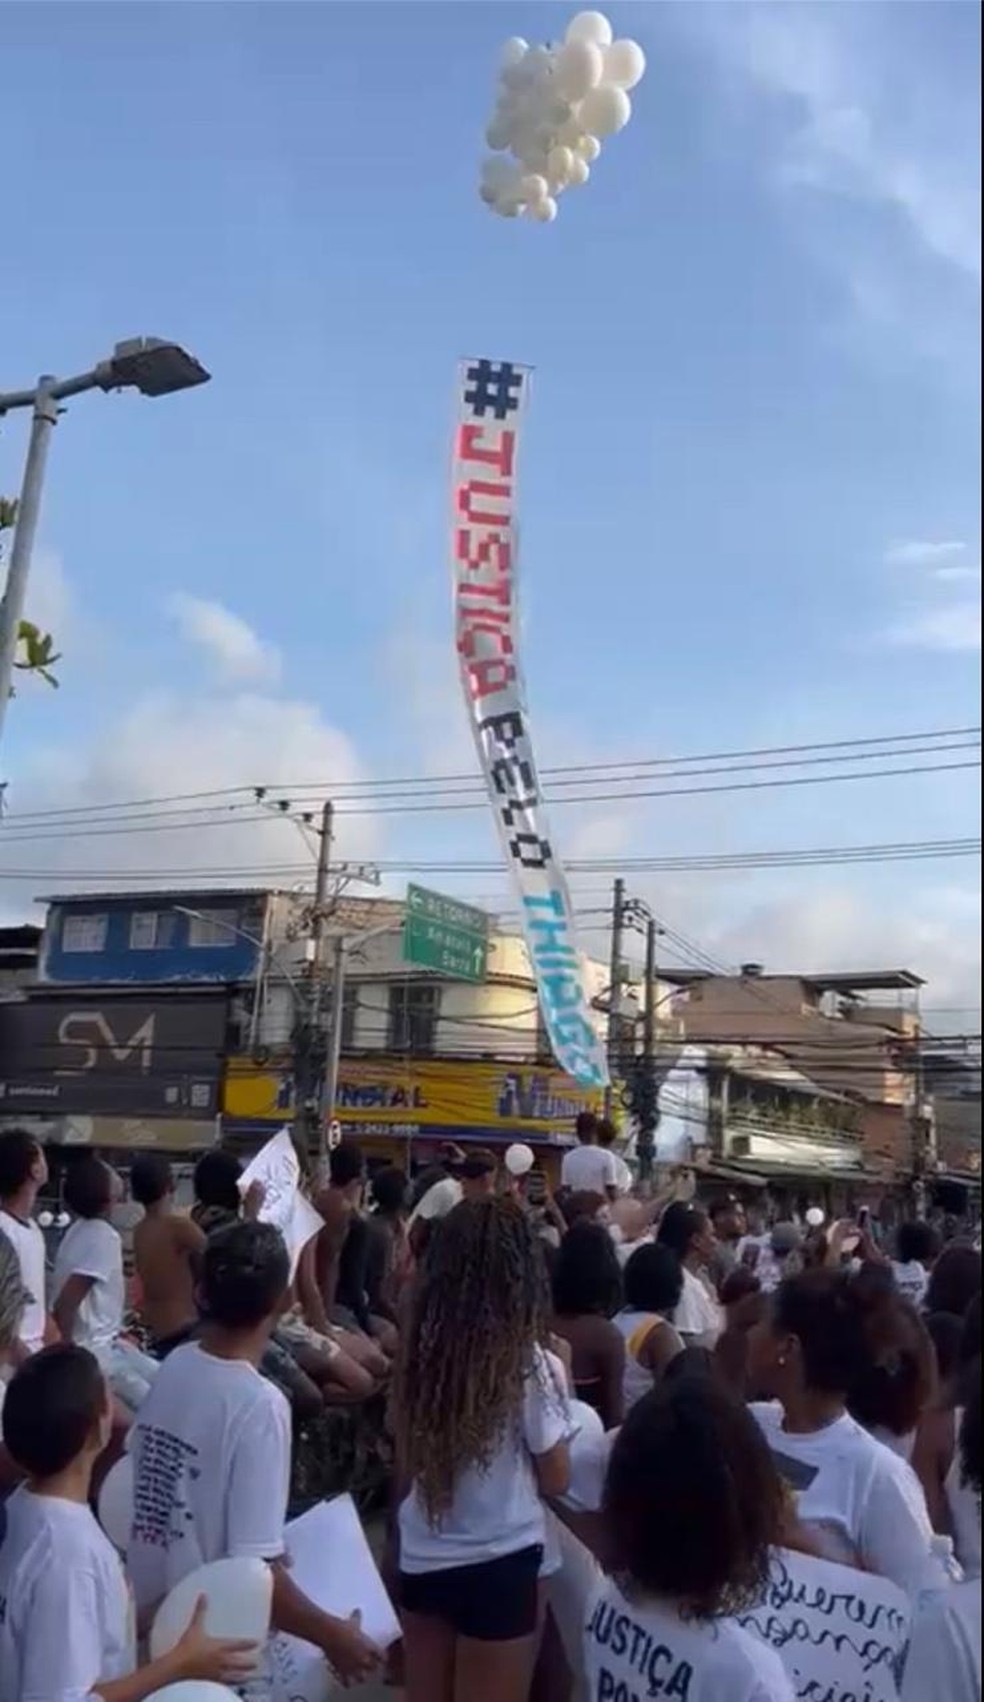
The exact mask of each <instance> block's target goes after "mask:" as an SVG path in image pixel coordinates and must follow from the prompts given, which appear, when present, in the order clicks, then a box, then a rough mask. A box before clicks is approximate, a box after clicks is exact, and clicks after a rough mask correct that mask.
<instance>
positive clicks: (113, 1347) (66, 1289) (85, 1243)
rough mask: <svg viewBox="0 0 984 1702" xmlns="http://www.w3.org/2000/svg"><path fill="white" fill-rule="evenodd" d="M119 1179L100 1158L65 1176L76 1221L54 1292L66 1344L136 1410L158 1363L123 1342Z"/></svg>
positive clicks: (59, 1258)
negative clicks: (115, 1213)
mask: <svg viewBox="0 0 984 1702" xmlns="http://www.w3.org/2000/svg"><path fill="white" fill-rule="evenodd" d="M118 1189H119V1184H118V1178H117V1177H116V1176H115V1175H114V1174H113V1172H112V1170H110V1168H109V1166H108V1165H107V1164H103V1163H102V1162H101V1160H100V1159H98V1158H90V1157H88V1156H87V1157H85V1158H81V1159H77V1160H76V1162H75V1163H74V1164H73V1165H72V1166H71V1168H70V1169H69V1171H68V1174H67V1176H66V1178H65V1204H66V1205H67V1206H68V1208H69V1211H71V1212H72V1213H73V1214H74V1217H75V1222H74V1223H73V1224H72V1225H71V1226H70V1228H68V1229H67V1230H66V1231H65V1234H64V1236H63V1237H62V1240H61V1243H60V1245H59V1248H58V1252H57V1253H56V1255H55V1269H54V1275H53V1278H52V1284H51V1292H52V1298H53V1303H54V1315H55V1322H56V1324H57V1325H58V1328H59V1329H60V1331H61V1333H62V1336H63V1337H64V1339H65V1341H71V1342H75V1344H76V1346H77V1347H87V1348H88V1349H89V1352H90V1353H92V1354H94V1355H95V1357H96V1359H98V1361H99V1363H100V1365H101V1366H102V1368H103V1370H104V1371H105V1373H106V1376H107V1378H108V1380H109V1386H110V1388H111V1389H112V1391H113V1393H114V1395H116V1396H118V1398H119V1399H120V1400H121V1401H122V1402H123V1403H124V1405H125V1406H126V1407H128V1408H129V1409H130V1411H131V1412H136V1411H137V1409H138V1408H139V1407H140V1405H141V1403H142V1401H143V1400H144V1399H145V1397H146V1394H147V1391H148V1389H149V1388H150V1385H151V1383H152V1382H153V1380H154V1378H155V1377H156V1375H157V1371H158V1362H157V1360H156V1359H151V1357H150V1355H149V1354H146V1353H141V1351H140V1349H139V1348H138V1347H136V1346H135V1345H134V1344H133V1343H131V1342H127V1341H125V1340H123V1339H122V1338H123V1314H124V1310H125V1307H126V1284H125V1282H124V1278H123V1243H122V1241H121V1240H120V1237H119V1235H118V1233H117V1231H116V1230H115V1229H114V1228H113V1225H112V1224H111V1223H110V1221H109V1214H110V1212H111V1211H112V1209H113V1205H114V1203H115V1201H116V1198H117V1194H118Z"/></svg>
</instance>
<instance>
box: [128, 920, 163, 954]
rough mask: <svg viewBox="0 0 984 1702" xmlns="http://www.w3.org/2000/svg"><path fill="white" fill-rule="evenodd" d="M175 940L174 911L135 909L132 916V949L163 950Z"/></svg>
mask: <svg viewBox="0 0 984 1702" xmlns="http://www.w3.org/2000/svg"><path fill="white" fill-rule="evenodd" d="M173 940H174V912H173V911H171V910H135V911H134V913H133V915H132V916H131V917H130V950H131V951H161V950H163V948H164V947H165V946H169V945H171V944H172V942H173Z"/></svg>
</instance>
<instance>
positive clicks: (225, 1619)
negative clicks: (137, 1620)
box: [150, 1560, 273, 1661]
mask: <svg viewBox="0 0 984 1702" xmlns="http://www.w3.org/2000/svg"><path fill="white" fill-rule="evenodd" d="M199 1596H204V1597H205V1599H206V1602H207V1603H208V1605H207V1607H206V1610H205V1630H206V1632H207V1633H208V1635H209V1636H210V1637H234V1638H240V1637H242V1638H244V1639H246V1640H248V1641H249V1642H250V1643H257V1644H264V1643H265V1642H266V1639H267V1635H268V1633H269V1630H270V1607H271V1603H272V1600H273V1573H272V1572H271V1571H270V1568H269V1566H267V1565H266V1563H265V1562H264V1561H262V1560H213V1561H211V1562H210V1563H209V1564H208V1565H207V1566H199V1567H197V1568H196V1570H195V1571H194V1572H189V1573H188V1576H187V1577H186V1578H182V1580H181V1582H180V1584H175V1586H174V1589H173V1590H172V1591H171V1593H170V1595H167V1596H165V1598H164V1600H163V1601H162V1603H161V1605H160V1607H159V1608H158V1610H157V1613H156V1616H155V1618H154V1623H153V1626H152V1627H151V1632H150V1654H151V1659H152V1660H155V1661H156V1660H159V1659H160V1657H161V1655H166V1654H167V1653H168V1650H169V1649H173V1648H174V1645H175V1644H176V1643H179V1642H180V1641H181V1638H182V1637H183V1636H184V1634H185V1632H186V1631H187V1629H188V1626H189V1625H190V1624H191V1620H192V1616H193V1614H194V1611H195V1603H196V1602H197V1601H198V1598H199Z"/></svg>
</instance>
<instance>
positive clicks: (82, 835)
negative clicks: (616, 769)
mask: <svg viewBox="0 0 984 1702" xmlns="http://www.w3.org/2000/svg"><path fill="white" fill-rule="evenodd" d="M979 767H980V763H979V762H973V761H969V760H968V761H961V762H937V763H926V764H907V765H904V766H902V767H895V768H875V769H869V770H868V771H867V773H864V772H857V771H855V772H851V773H847V774H810V775H784V776H783V777H782V778H777V779H772V780H743V781H732V782H729V783H725V784H713V785H706V786H686V787H683V786H681V787H656V788H645V789H642V790H639V791H635V792H585V793H582V794H579V795H578V796H576V797H556V796H554V795H548V796H546V798H545V802H546V803H548V804H549V805H551V807H556V806H557V805H558V804H598V803H633V802H636V801H638V800H640V799H643V798H695V797H704V796H707V795H709V794H712V793H724V792H731V793H736V792H760V791H770V790H773V789H775V788H778V787H787V786H824V785H834V784H838V783H841V782H847V781H858V780H863V781H869V780H883V779H895V778H902V777H906V776H911V775H914V774H946V773H955V772H957V771H958V770H966V769H972V768H973V769H976V768H979ZM688 778H689V776H688ZM487 808H488V802H487V799H486V798H485V797H484V796H482V797H479V798H476V799H475V800H474V801H470V800H468V801H466V800H460V799H459V800H455V801H452V802H443V803H441V802H431V803H410V802H404V803H399V804H385V803H384V804H382V805H379V804H376V803H375V802H372V803H370V802H366V803H364V804H363V803H355V804H349V805H348V806H346V805H345V804H341V805H339V806H338V808H337V810H336V815H338V816H391V815H444V814H448V813H451V812H458V813H460V812H462V811H465V812H475V811H481V810H485V809H487ZM269 820H270V817H269V816H268V815H267V814H266V813H265V812H264V813H262V814H255V815H243V816H239V817H237V819H236V820H235V821H229V820H226V821H208V822H203V821H201V820H198V819H196V820H193V821H187V820H185V821H166V822H160V821H155V819H154V818H153V817H150V818H147V819H145V820H144V821H142V822H140V823H137V824H133V825H119V824H114V825H111V826H106V827H89V826H86V825H85V824H82V823H79V822H73V823H71V824H67V823H66V824H65V826H68V825H70V826H71V832H72V834H73V836H74V837H75V838H78V839H99V838H107V837H108V838H116V837H119V836H123V835H129V834H133V833H175V832H179V831H181V830H187V829H189V828H190V829H193V830H194V831H196V832H201V831H202V829H203V828H204V827H208V828H213V829H214V828H219V827H233V826H235V827H240V826H244V825H249V824H250V823H253V822H258V821H269ZM3 837H4V838H6V839H7V840H8V841H9V842H12V843H17V844H29V843H35V844H36V843H39V842H41V841H43V840H48V839H61V838H62V837H63V831H62V830H60V829H55V831H47V830H44V831H41V832H33V831H29V832H25V831H24V830H23V828H22V827H20V828H19V827H18V826H17V825H16V823H14V824H12V825H9V826H8V827H7V828H5V829H4V833H3Z"/></svg>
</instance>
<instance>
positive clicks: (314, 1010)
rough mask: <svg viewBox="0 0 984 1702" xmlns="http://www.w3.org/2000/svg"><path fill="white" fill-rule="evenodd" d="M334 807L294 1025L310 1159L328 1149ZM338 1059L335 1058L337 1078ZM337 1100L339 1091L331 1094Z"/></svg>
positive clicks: (336, 999) (304, 1146)
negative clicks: (326, 951)
mask: <svg viewBox="0 0 984 1702" xmlns="http://www.w3.org/2000/svg"><path fill="white" fill-rule="evenodd" d="M334 825H335V807H334V805H333V804H332V802H331V800H330V799H329V800H327V801H326V802H325V805H324V807H323V809H322V811H321V825H320V827H319V828H318V830H317V832H318V864H317V870H316V873H315V877H314V902H313V904H312V906H311V917H310V921H309V923H308V937H307V944H306V950H305V955H306V957H307V980H306V983H305V986H304V999H303V1005H302V1008H301V1009H299V1010H298V1012H297V1015H296V1020H295V1025H294V1139H295V1143H296V1145H297V1146H298V1149H299V1151H300V1152H301V1154H302V1155H303V1157H304V1160H305V1163H309V1162H310V1160H311V1158H312V1157H313V1155H314V1154H315V1153H318V1154H319V1155H320V1156H321V1157H322V1158H323V1157H324V1155H325V1153H326V1151H327V1133H326V1130H325V1129H324V1127H323V1106H324V1098H325V1075H326V1068H327V1066H328V1062H329V1059H328V1045H327V1036H326V1033H325V1024H324V1001H323V992H324V963H323V961H322V957H323V946H324V937H325V922H326V920H327V916H328V902H329V890H328V883H329V875H330V870H331V849H332V842H333V839H334ZM342 996H343V990H342V989H340V988H337V987H336V989H335V991H334V995H333V1004H332V1017H333V1027H335V1026H336V1009H335V1007H336V1006H339V1008H338V1010H337V1028H338V1044H339V1045H340V1044H341V1009H340V999H341V997H342ZM337 1072H338V1062H337V1056H336V1061H335V1076H336V1080H337ZM332 1099H333V1100H334V1095H333V1096H332Z"/></svg>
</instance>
